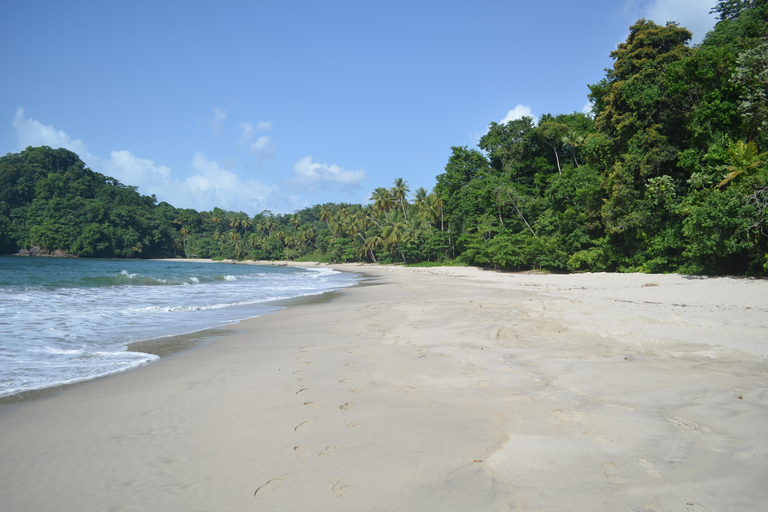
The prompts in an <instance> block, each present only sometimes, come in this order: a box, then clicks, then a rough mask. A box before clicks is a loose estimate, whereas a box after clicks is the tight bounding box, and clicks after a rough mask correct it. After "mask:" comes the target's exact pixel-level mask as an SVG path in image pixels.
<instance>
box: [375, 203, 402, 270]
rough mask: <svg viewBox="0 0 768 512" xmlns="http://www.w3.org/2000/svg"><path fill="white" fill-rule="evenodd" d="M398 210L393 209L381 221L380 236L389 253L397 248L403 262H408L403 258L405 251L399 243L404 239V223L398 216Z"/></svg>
mask: <svg viewBox="0 0 768 512" xmlns="http://www.w3.org/2000/svg"><path fill="white" fill-rule="evenodd" d="M400 215H401V214H400V212H399V211H397V210H395V211H392V212H389V213H388V214H387V215H386V217H385V218H384V222H383V223H382V230H381V237H382V239H383V240H384V243H385V244H386V246H387V247H388V248H389V252H390V254H392V253H394V252H395V251H396V250H399V252H400V255H401V256H402V257H403V262H404V263H406V264H407V263H408V260H406V258H405V253H404V252H403V251H402V247H401V245H402V244H403V243H404V242H405V241H406V238H407V237H406V225H405V222H403V219H402V218H401V216H400Z"/></svg>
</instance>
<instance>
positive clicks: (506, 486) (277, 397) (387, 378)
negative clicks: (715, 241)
mask: <svg viewBox="0 0 768 512" xmlns="http://www.w3.org/2000/svg"><path fill="white" fill-rule="evenodd" d="M301 266H314V264H301ZM333 267H334V268H338V269H340V270H349V271H353V272H359V273H365V274H366V275H368V276H370V277H371V279H370V280H368V281H366V282H365V284H363V285H361V286H356V287H354V288H352V289H348V290H345V291H344V293H343V295H342V296H341V297H340V298H337V299H335V300H332V301H330V302H326V303H319V304H309V305H297V306H292V307H289V308H287V309H284V310H281V311H279V312H277V313H274V314H270V315H266V316H263V317H260V318H255V319H252V320H248V321H245V322H242V323H240V324H239V325H238V326H237V327H236V328H237V329H238V332H237V333H236V334H234V335H231V336H227V337H223V338H219V339H217V340H215V341H213V342H211V343H209V344H207V345H205V346H203V347H201V348H198V349H195V350H191V351H188V352H184V353H181V354H176V355H173V356H171V357H167V358H163V359H161V360H160V361H158V362H156V363H153V364H150V365H147V366H144V367H141V368H139V369H137V370H133V371H130V372H126V373H122V374H118V375H115V376H112V377H108V378H104V379H100V380H98V381H94V382H91V383H86V384H83V385H79V386H75V387H73V388H71V389H68V390H66V391H64V392H61V393H58V394H56V395H54V396H52V397H50V398H47V399H44V400H35V401H31V402H29V403H25V404H24V405H22V406H19V407H17V408H14V409H13V410H11V411H9V412H6V413H4V414H2V415H0V509H1V510H3V511H54V510H55V511H63V510H78V511H147V510H153V511H178V510H184V511H220V510H258V511H261V510H274V511H304V510H307V511H309V510H312V511H314V510H317V511H432V510H435V511H438V510H439V511H466V510H478V511H497V510H498V511H502V510H503V511H506V510H515V511H562V510H568V511H646V510H650V511H659V512H661V511H748V510H766V509H767V508H768V486H767V485H766V482H768V281H766V280H753V279H734V278H726V277H716V278H706V277H689V276H680V275H643V274H574V275H543V274H542V275H539V274H513V273H496V272H490V271H483V270H479V269H474V268H463V267H438V268H402V267H385V266H370V265H333Z"/></svg>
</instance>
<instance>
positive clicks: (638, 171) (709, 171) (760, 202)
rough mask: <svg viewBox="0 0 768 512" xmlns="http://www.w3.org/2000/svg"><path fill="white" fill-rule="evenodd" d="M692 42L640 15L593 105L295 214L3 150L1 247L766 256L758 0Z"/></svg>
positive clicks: (484, 261) (625, 258)
mask: <svg viewBox="0 0 768 512" xmlns="http://www.w3.org/2000/svg"><path fill="white" fill-rule="evenodd" d="M713 12H715V13H716V14H717V16H718V22H717V24H716V26H715V28H714V29H713V30H712V31H711V32H710V33H709V34H708V35H707V36H706V38H705V39H704V40H703V42H702V43H701V44H700V45H698V46H690V45H689V41H690V38H691V33H690V32H689V31H688V30H686V29H685V28H682V27H680V26H678V25H677V24H675V23H668V24H666V25H664V26H661V25H657V24H655V23H654V22H651V21H647V20H644V19H641V20H638V21H637V22H636V23H635V24H634V25H632V27H630V33H629V36H628V37H627V39H626V41H625V42H623V43H621V44H620V45H618V47H617V48H616V50H614V51H613V52H611V54H610V55H611V58H612V59H613V67H612V68H611V69H608V70H606V74H605V77H604V78H603V79H602V80H600V81H599V82H598V83H596V84H593V85H590V86H589V88H590V94H589V98H590V100H591V101H592V105H593V110H592V113H591V114H589V115H588V114H583V113H572V114H559V115H550V114H547V115H544V116H542V117H541V118H540V119H538V120H534V119H532V118H529V117H524V118H522V119H517V120H514V121H510V122H508V123H505V124H497V123H491V124H490V125H489V128H488V131H487V132H486V134H485V135H483V136H482V137H481V138H480V141H479V143H478V145H477V147H476V148H469V147H466V146H464V147H458V146H457V147H453V148H451V150H452V151H451V155H450V157H449V159H448V162H447V164H446V166H445V169H444V172H442V173H441V174H439V175H438V176H437V177H436V182H435V186H434V188H433V189H432V190H431V191H428V190H425V189H423V188H420V189H417V190H414V191H411V190H410V188H409V187H408V183H407V181H406V180H405V179H403V178H398V179H396V180H395V182H394V183H393V184H392V186H391V187H379V188H377V189H376V190H374V191H373V193H372V194H371V197H370V203H369V204H366V205H359V204H333V203H328V204H324V205H316V206H312V207H310V208H305V209H302V210H298V211H296V212H294V213H293V214H273V213H271V212H269V211H265V212H261V213H258V214H256V215H254V216H253V217H251V216H249V215H247V214H246V213H243V212H230V211H224V210H221V209H219V208H214V209H213V211H210V212H205V211H203V212H197V211H195V210H191V209H178V208H175V207H173V206H171V205H169V204H168V203H164V202H161V203H158V202H157V200H156V199H155V198H154V197H147V196H142V195H141V194H139V193H138V192H137V190H136V189H135V188H134V187H130V186H125V185H123V184H121V183H119V182H117V181H116V180H114V179H112V178H109V177H106V176H103V175H100V174H98V173H94V172H92V171H90V170H89V169H87V168H85V166H84V164H83V162H82V161H80V159H79V158H78V157H77V155H75V154H74V153H71V152H69V151H67V150H64V149H57V150H53V149H50V148H47V147H42V148H27V149H26V150H25V151H22V152H21V153H19V154H9V155H6V156H5V157H3V158H0V252H2V253H11V252H15V251H17V250H18V249H19V248H23V247H29V246H30V245H38V246H41V247H44V248H47V249H51V250H53V249H63V250H66V251H68V252H71V253H74V254H78V255H81V256H88V257H159V256H165V257H168V256H173V255H178V256H182V255H184V256H189V257H206V258H208V257H210V258H235V259H292V260H314V261H336V262H338V261H368V262H380V263H393V262H402V263H409V264H412V263H426V262H442V263H446V262H457V263H461V264H470V265H479V266H486V267H493V268H500V269H513V270H521V269H532V268H536V269H547V270H551V271H641V272H684V273H693V274H750V275H764V274H766V273H767V272H768V230H767V229H766V228H768V208H767V206H768V155H767V154H766V153H764V152H760V148H763V149H766V148H768V0H726V1H721V2H718V3H717V5H716V6H715V7H714V8H713Z"/></svg>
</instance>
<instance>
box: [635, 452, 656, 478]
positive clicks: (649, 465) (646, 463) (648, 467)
mask: <svg viewBox="0 0 768 512" xmlns="http://www.w3.org/2000/svg"><path fill="white" fill-rule="evenodd" d="M637 463H638V464H640V465H641V466H643V467H644V468H645V472H646V473H648V476H649V477H651V478H661V473H659V468H658V466H657V465H656V464H654V463H653V462H651V461H650V460H648V459H643V458H642V457H641V458H639V459H637Z"/></svg>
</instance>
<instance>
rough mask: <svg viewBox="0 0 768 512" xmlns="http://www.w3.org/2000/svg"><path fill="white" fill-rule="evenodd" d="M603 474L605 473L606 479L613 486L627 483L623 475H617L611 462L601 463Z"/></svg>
mask: <svg viewBox="0 0 768 512" xmlns="http://www.w3.org/2000/svg"><path fill="white" fill-rule="evenodd" d="M603 472H604V473H605V476H606V478H608V480H609V481H610V482H611V483H613V484H623V483H625V482H626V481H627V479H626V478H624V475H622V474H621V473H619V469H618V468H617V467H616V464H614V463H612V462H604V463H603Z"/></svg>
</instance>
